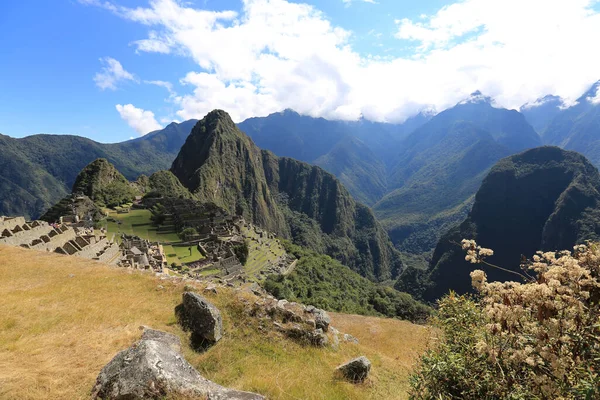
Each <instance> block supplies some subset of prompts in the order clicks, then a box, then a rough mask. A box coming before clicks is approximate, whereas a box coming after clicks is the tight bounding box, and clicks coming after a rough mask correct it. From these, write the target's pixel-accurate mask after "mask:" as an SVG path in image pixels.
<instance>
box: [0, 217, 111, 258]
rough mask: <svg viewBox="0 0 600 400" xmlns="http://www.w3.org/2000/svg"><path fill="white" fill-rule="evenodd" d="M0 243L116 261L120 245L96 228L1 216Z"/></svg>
mask: <svg viewBox="0 0 600 400" xmlns="http://www.w3.org/2000/svg"><path fill="white" fill-rule="evenodd" d="M0 244H5V245H10V246H19V247H23V248H26V249H33V250H41V251H46V252H54V253H59V254H65V255H75V256H78V257H83V258H87V259H91V260H97V261H102V262H105V263H114V262H115V261H116V257H117V255H118V254H119V247H118V246H117V245H116V244H115V243H114V241H113V240H108V239H107V237H106V235H104V234H101V235H96V234H95V233H94V230H93V229H90V228H80V227H73V226H69V225H67V224H48V223H47V222H44V221H25V218H23V217H0Z"/></svg>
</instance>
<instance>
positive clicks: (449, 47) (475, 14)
mask: <svg viewBox="0 0 600 400" xmlns="http://www.w3.org/2000/svg"><path fill="white" fill-rule="evenodd" d="M482 4H483V5H484V6H482ZM542 6H543V7H542ZM216 12H218V13H220V14H215V13H216ZM598 18H599V17H598V3H597V2H596V1H590V0H572V1H569V2H565V1H553V0H544V1H541V0H519V1H517V0H503V1H499V0H466V1H460V2H449V1H439V0H427V1H420V2H414V1H396V0H377V2H372V1H364V0H352V1H349V2H348V1H344V0H322V1H316V0H312V1H305V2H300V1H295V2H288V1H284V0H245V2H242V1H233V0H196V1H186V2H178V1H176V0H114V1H113V0H53V1H46V0H19V1H16V0H13V1H4V2H1V3H0V51H1V52H0V54H2V61H1V62H0V133H3V134H7V135H10V136H14V137H22V136H25V135H29V134H35V133H68V134H76V135H82V136H87V137H89V138H92V139H94V140H97V141H102V142H115V141H122V140H127V139H128V138H130V137H135V136H138V135H140V134H144V133H146V132H147V131H148V130H152V129H154V128H156V127H159V126H164V125H166V124H167V123H168V121H171V120H180V121H181V120H184V119H188V118H192V117H195V118H201V117H202V116H203V115H204V114H206V112H208V111H210V110H211V109H213V108H223V109H225V110H226V111H229V112H230V113H231V115H232V116H233V117H234V119H235V120H237V121H240V120H242V119H245V118H247V117H250V116H257V115H267V114H269V113H271V112H275V111H279V110H281V109H284V108H293V109H296V110H298V111H299V112H301V113H304V114H307V115H313V116H323V117H326V118H333V119H356V118H359V117H360V116H361V115H362V116H365V117H366V118H369V119H372V120H379V121H389V122H400V121H401V120H403V119H404V118H406V117H408V116H409V115H411V114H414V113H416V112H418V111H419V110H421V109H423V108H435V109H437V110H438V111H439V110H441V109H443V108H445V107H448V106H450V105H452V104H454V103H456V102H457V101H459V100H460V99H461V98H462V97H464V96H466V95H467V94H468V93H470V92H472V91H474V90H477V89H481V90H482V91H483V92H484V93H486V94H489V95H491V96H493V97H495V98H496V99H497V101H498V102H499V104H501V105H503V106H506V107H512V108H514V107H518V105H520V104H523V103H525V102H528V101H533V100H535V98H537V97H540V96H542V95H544V94H548V93H555V94H559V95H562V96H563V97H565V99H566V101H568V100H569V99H571V98H576V97H577V93H581V92H582V91H583V90H584V88H585V87H587V86H589V85H590V84H591V83H593V82H594V81H596V80H597V79H599V78H600V61H599V55H598V52H597V51H596V50H593V51H592V50H591V49H595V44H594V41H595V38H597V37H598V35H600V19H598ZM159 81H160V82H159Z"/></svg>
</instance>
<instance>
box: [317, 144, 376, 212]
mask: <svg viewBox="0 0 600 400" xmlns="http://www.w3.org/2000/svg"><path fill="white" fill-rule="evenodd" d="M314 164H315V165H318V166H319V167H321V168H323V169H324V170H326V171H327V172H330V173H332V174H333V175H335V176H336V177H337V178H338V179H339V180H340V181H341V182H342V183H343V184H344V186H345V187H346V188H347V189H348V191H349V192H350V193H351V194H352V195H353V196H354V198H355V199H356V200H357V201H359V202H361V203H364V204H367V205H372V204H375V203H376V202H377V200H379V199H381V198H382V197H383V196H384V195H385V193H386V191H387V180H386V170H385V165H384V164H383V162H381V161H380V160H379V159H378V158H377V157H376V156H375V154H373V152H372V151H371V150H370V149H369V148H368V147H367V146H366V145H365V144H364V143H362V142H361V141H360V140H358V139H356V138H354V137H348V138H346V139H343V140H341V141H340V142H339V143H338V144H337V145H336V146H335V147H334V148H333V149H332V150H331V151H330V152H329V153H327V154H325V155H323V156H321V157H319V158H317V159H316V160H315V161H314Z"/></svg>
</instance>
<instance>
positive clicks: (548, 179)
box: [401, 147, 600, 300]
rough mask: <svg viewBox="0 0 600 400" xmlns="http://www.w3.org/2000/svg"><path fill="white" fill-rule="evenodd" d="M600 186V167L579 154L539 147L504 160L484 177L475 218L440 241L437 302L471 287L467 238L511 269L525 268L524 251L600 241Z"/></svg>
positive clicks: (433, 287)
mask: <svg viewBox="0 0 600 400" xmlns="http://www.w3.org/2000/svg"><path fill="white" fill-rule="evenodd" d="M599 190H600V174H599V173H598V170H597V169H596V168H595V167H594V166H593V165H592V164H591V163H590V162H589V161H588V160H587V159H586V158H585V157H583V156H582V155H581V154H578V153H575V152H571V151H565V150H561V149H559V148H557V147H539V148H535V149H532V150H528V151H525V152H523V153H520V154H517V155H514V156H511V157H508V158H504V159H502V160H501V161H500V162H498V164H496V165H495V166H494V167H493V168H492V170H491V171H490V173H489V174H488V176H487V177H486V178H485V179H484V181H483V183H482V185H481V188H480V189H479V191H478V192H477V195H476V196H475V203H474V204H473V209H472V210H471V212H470V213H469V216H468V217H467V219H466V220H465V221H464V222H463V223H462V224H461V225H460V226H458V227H456V228H453V229H452V230H450V231H449V232H448V233H447V234H445V235H444V236H443V237H442V238H441V239H440V241H439V243H438V245H437V247H436V249H435V251H434V255H433V259H432V261H431V264H430V266H429V271H428V273H427V274H428V278H429V281H430V286H429V288H428V289H427V290H426V292H425V297H426V298H427V299H430V300H431V299H435V298H438V297H440V296H441V295H443V294H444V293H446V292H447V291H448V290H449V289H452V290H455V291H457V292H459V293H464V292H468V291H470V290H471V281H470V277H469V272H470V271H471V270H473V269H474V266H473V264H469V263H467V262H466V261H465V259H464V258H465V254H464V251H463V250H462V249H461V248H460V247H459V246H458V245H457V244H456V243H460V241H461V240H462V239H475V240H476V241H477V242H478V243H479V244H480V245H481V246H483V247H487V248H491V249H493V250H494V252H495V255H494V256H493V257H490V259H489V261H490V262H491V263H494V264H496V265H500V266H503V267H508V268H511V267H514V266H515V265H519V264H520V261H521V255H524V256H526V257H531V256H533V254H534V252H535V251H537V250H539V249H541V250H548V251H550V250H564V249H571V248H572V247H573V245H575V244H576V243H581V242H582V241H584V240H586V239H594V240H597V239H598V237H599V235H600V213H599V212H598V209H599V208H600V192H599ZM477 268H480V266H478V267H477ZM486 273H487V274H488V279H489V280H515V279H516V278H518V277H517V276H516V275H514V274H510V273H506V272H503V271H501V270H497V269H492V268H486ZM407 274H409V275H410V274H411V272H410V271H407ZM401 279H402V277H401Z"/></svg>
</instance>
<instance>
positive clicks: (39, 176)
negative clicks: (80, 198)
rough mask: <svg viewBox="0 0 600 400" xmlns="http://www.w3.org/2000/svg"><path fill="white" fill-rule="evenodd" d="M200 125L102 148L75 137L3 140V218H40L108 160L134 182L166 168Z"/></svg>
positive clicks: (171, 128) (183, 125) (169, 128)
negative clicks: (90, 168)
mask: <svg viewBox="0 0 600 400" xmlns="http://www.w3.org/2000/svg"><path fill="white" fill-rule="evenodd" d="M195 123H196V120H190V121H185V122H182V123H180V124H177V123H172V124H170V125H168V126H167V127H166V128H165V129H162V130H159V131H155V132H151V133H149V134H147V135H145V136H143V137H140V138H137V139H133V140H129V141H126V142H122V143H114V144H103V143H98V142H94V141H92V140H90V139H87V138H83V137H79V136H72V135H34V136H28V137H25V138H22V139H15V138H11V137H9V136H4V135H0V171H2V172H1V173H0V215H4V214H6V215H25V216H27V217H32V218H36V217H39V216H40V215H41V214H42V213H43V212H44V211H45V210H46V209H48V208H49V207H50V206H51V205H53V204H54V203H56V202H58V201H59V200H60V199H61V198H63V197H64V196H66V195H67V194H68V193H70V191H71V187H72V186H73V184H74V183H75V178H76V177H77V175H78V174H79V172H80V171H81V170H82V169H83V168H84V167H85V166H86V165H88V164H89V163H91V162H92V161H94V160H95V159H97V158H105V159H107V160H108V161H109V162H111V163H112V164H114V165H115V166H116V168H117V169H118V170H119V171H120V172H121V173H123V175H125V177H126V178H128V179H129V180H134V179H136V178H137V177H138V176H139V175H140V174H146V175H150V174H152V173H153V172H156V171H158V170H161V169H167V168H169V166H170V165H171V163H172V162H173V160H174V159H175V157H176V156H177V153H178V151H179V149H180V147H181V146H182V145H183V143H184V142H185V139H186V137H187V136H188V135H189V132H190V131H191V129H192V127H193V126H194V124H195Z"/></svg>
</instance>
